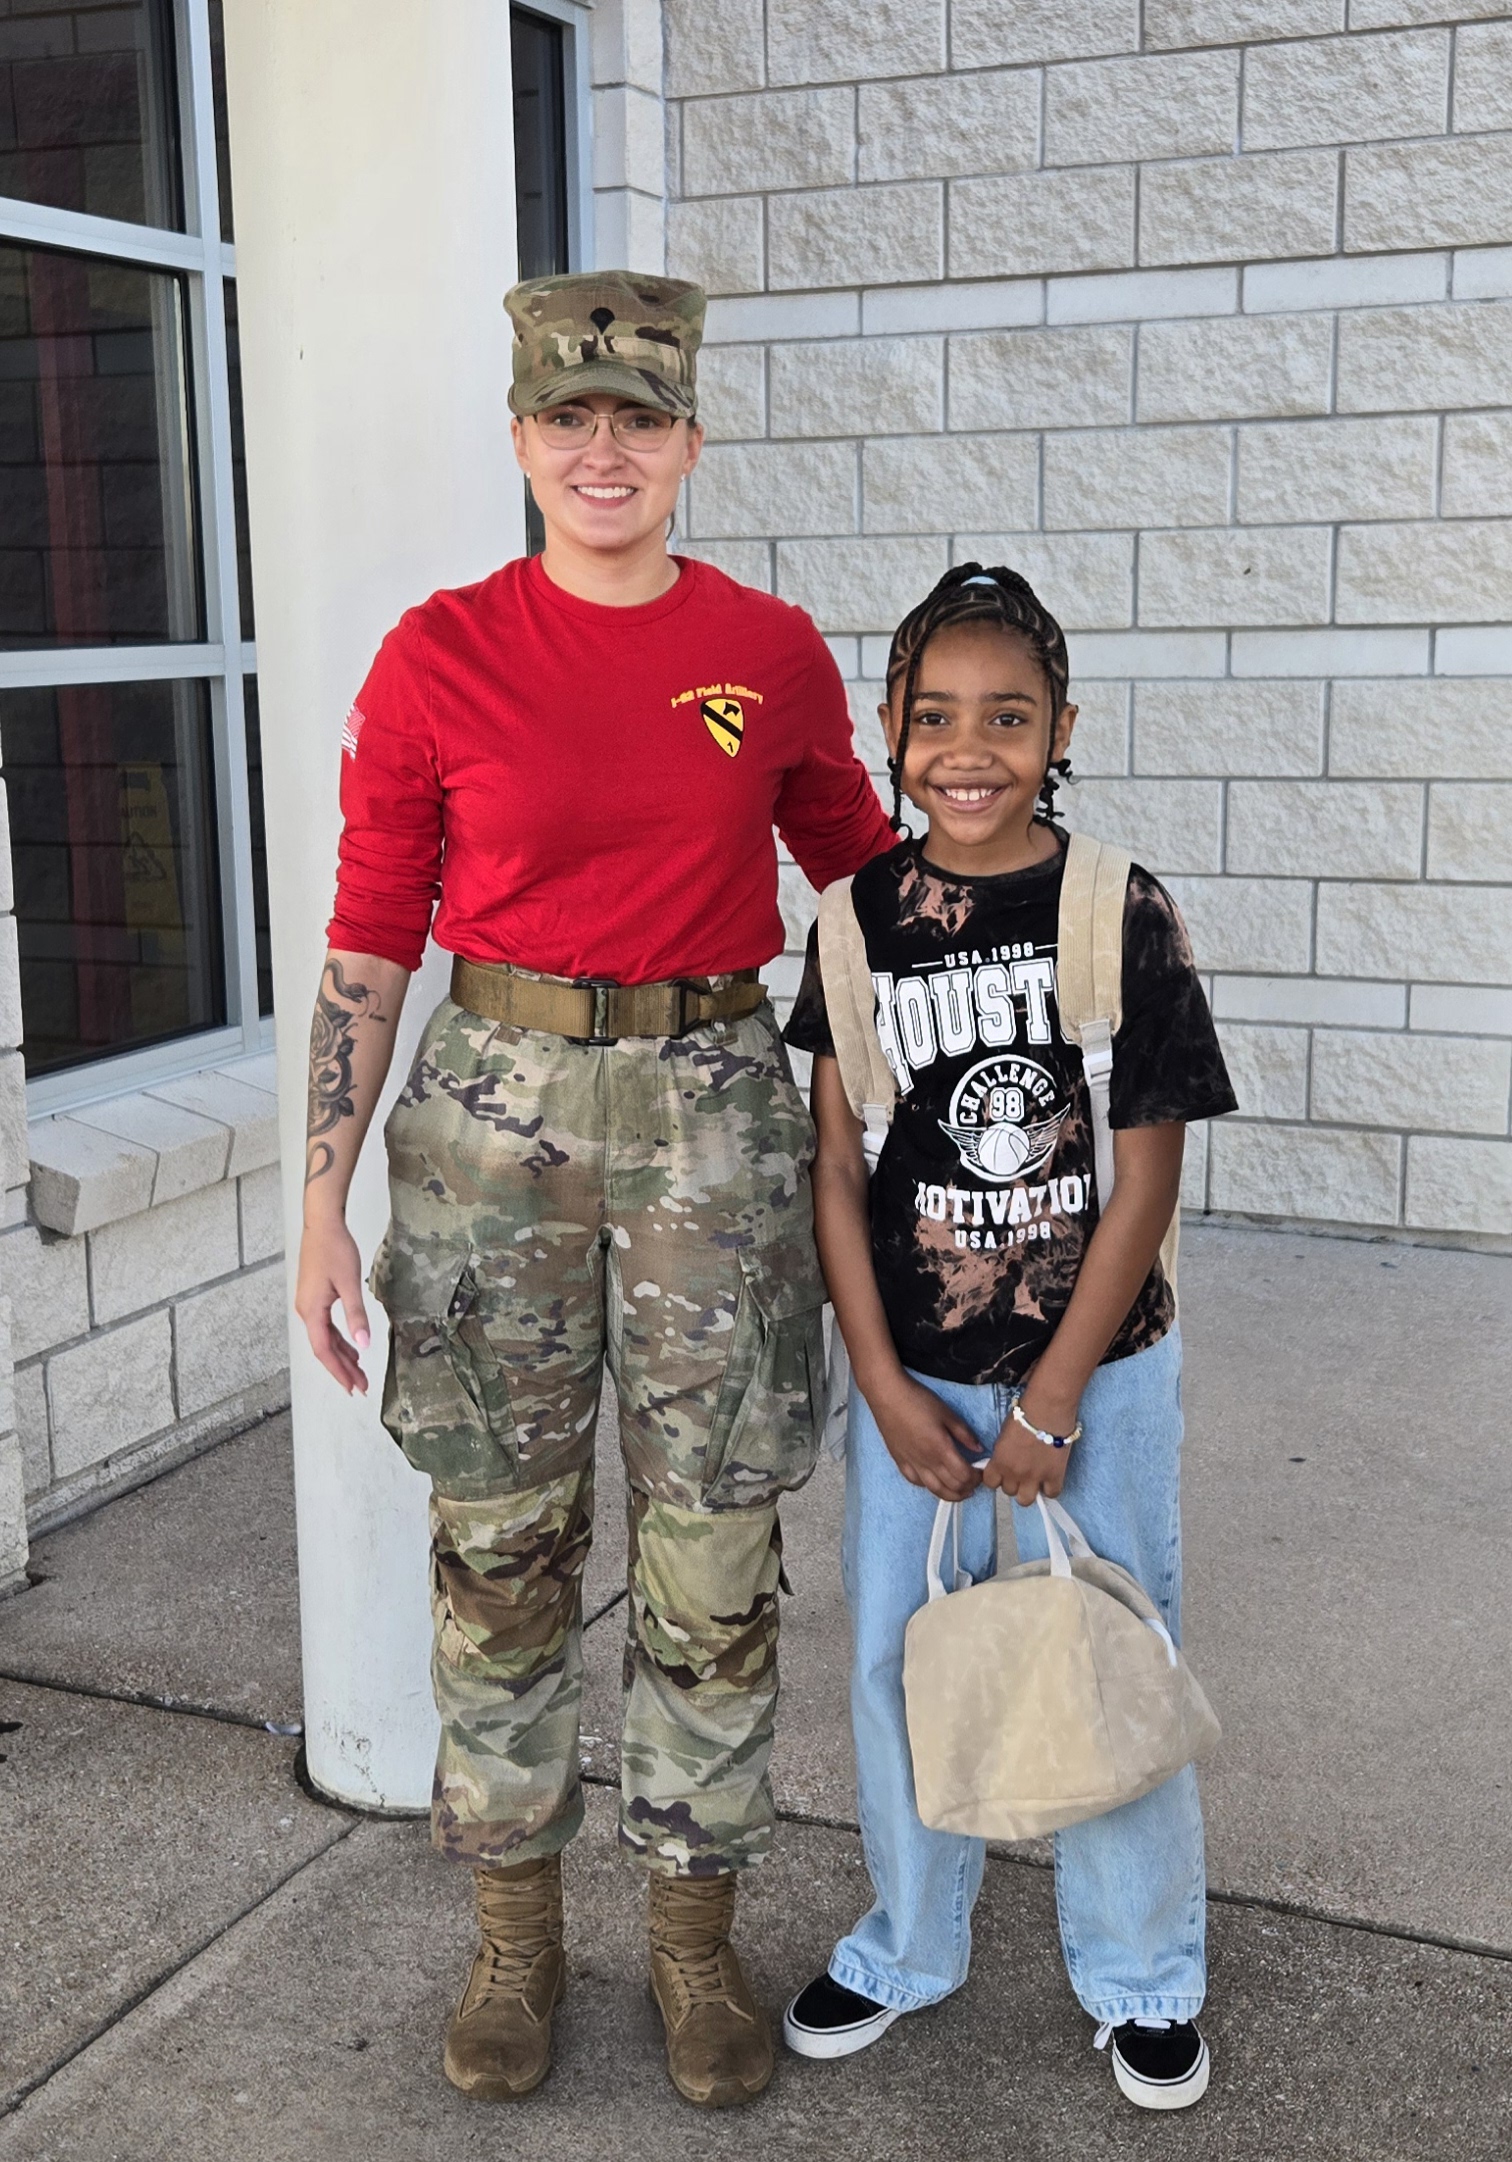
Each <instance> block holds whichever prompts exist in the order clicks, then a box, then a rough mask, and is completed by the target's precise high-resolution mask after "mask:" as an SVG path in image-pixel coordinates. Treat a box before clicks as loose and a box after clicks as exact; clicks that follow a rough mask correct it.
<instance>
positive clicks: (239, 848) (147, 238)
mask: <svg viewBox="0 0 1512 2162" xmlns="http://www.w3.org/2000/svg"><path fill="white" fill-rule="evenodd" d="M556 4H557V0H532V5H533V6H536V7H538V8H539V10H540V12H541V13H543V14H544V13H551V14H552V15H553V16H554V17H555V13H556ZM568 4H570V0H568ZM172 14H173V33H174V51H175V58H176V63H177V77H178V81H177V89H178V98H179V114H178V119H179V143H180V154H181V158H182V166H183V170H182V186H183V196H184V228H185V229H184V231H183V232H176V231H172V230H169V229H167V228H165V227H161V226H147V225H133V224H129V223H126V222H124V221H123V220H120V219H116V218H99V217H93V216H91V215H89V214H87V213H86V212H83V211H70V210H59V209H57V208H55V207H53V206H52V205H49V204H45V203H31V202H24V201H21V200H18V199H17V198H16V197H13V196H0V241H5V242H13V243H17V244H19V245H22V246H33V247H46V248H62V249H66V250H67V251H68V252H69V253H71V254H78V255H90V256H102V257H105V258H107V259H110V260H112V261H116V262H122V263H129V264H131V265H133V266H135V267H137V268H140V269H145V270H168V271H176V272H178V273H179V274H180V275H181V276H182V277H183V279H184V283H185V287H186V295H187V307H186V317H187V331H188V346H189V352H188V380H189V388H190V396H191V404H192V416H193V417H192V426H193V437H192V443H191V448H192V452H193V457H194V466H195V475H196V488H197V494H198V501H199V510H200V545H201V549H202V553H203V560H204V605H205V638H204V641H203V642H202V643H199V644H192V645H187V644H186V645H153V646H128V645H112V646H65V647H57V646H51V647H45V648H38V647H29V648H13V649H10V650H7V651H4V652H0V687H3V688H6V689H12V688H15V689H19V688H39V687H44V686H51V685H56V684H82V683H143V682H164V681H177V680H180V679H190V680H199V681H202V682H205V683H207V684H208V686H209V691H210V719H211V747H212V758H213V769H214V795H215V808H216V826H217V845H218V850H219V863H220V896H221V924H222V942H223V954H224V967H225V981H226V1006H227V1014H228V1019H227V1023H226V1025H225V1026H224V1027H221V1028H215V1029H202V1030H196V1031H194V1032H193V1033H192V1034H189V1035H185V1036H181V1037H176V1038H174V1039H173V1040H172V1041H171V1042H169V1043H162V1044H154V1045H151V1046H150V1047H149V1048H147V1049H145V1050H139V1051H130V1050H128V1051H121V1052H116V1053H113V1054H111V1055H110V1056H108V1057H105V1058H102V1059H96V1060H92V1061H90V1062H89V1063H88V1064H83V1065H79V1066H73V1067H69V1068H68V1069H67V1070H66V1071H64V1072H62V1073H55V1074H46V1075H43V1076H42V1077H40V1078H39V1079H37V1080H34V1081H28V1083H27V1088H26V1100H27V1112H28V1115H29V1116H30V1117H33V1118H35V1117H40V1116H46V1115H48V1114H51V1113H56V1112H59V1111H67V1110H76V1109H80V1108H82V1107H83V1106H84V1105H86V1104H92V1103H100V1102H103V1101H106V1100H108V1099H109V1098H111V1097H114V1096H121V1095H125V1094H128V1093H130V1092H131V1091H132V1090H134V1089H139V1088H142V1087H144V1086H148V1085H150V1084H151V1083H152V1082H154V1081H162V1080H165V1079H167V1078H168V1077H170V1076H172V1075H178V1074H186V1073H196V1072H198V1071H199V1070H200V1069H201V1068H203V1067H205V1066H210V1065H223V1064H225V1063H226V1062H227V1061H228V1060H231V1059H237V1058H246V1057H251V1056H253V1055H255V1054H256V1053H258V1052H261V1051H265V1050H268V1049H270V1048H271V1047H272V1044H273V1039H274V1030H273V1017H272V1016H271V1015H267V1016H264V1015H262V1014H260V1013H259V1011H258V994H257V946H256V925H255V918H254V907H253V884H252V820H251V804H250V789H249V782H248V776H247V725H246V681H247V678H248V677H249V676H253V675H255V674H256V672H257V649H256V646H255V645H254V644H252V643H251V642H248V641H243V639H242V635H241V595H240V591H239V588H238V581H237V548H236V495H235V487H234V478H233V471H232V437H231V395H230V381H229V372H228V366H227V350H226V280H227V279H228V278H234V277H235V275H236V250H235V247H234V246H233V244H232V243H231V242H229V241H226V240H223V239H222V237H221V224H220V185H219V175H218V172H217V166H216V142H215V94H214V83H213V78H212V73H211V41H210V0H173V10H172ZM573 14H574V16H577V14H578V11H577V9H576V8H574V9H573ZM585 44H586V39H585V38H583V37H581V36H580V37H577V38H575V39H574V46H575V47H577V46H583V45H585Z"/></svg>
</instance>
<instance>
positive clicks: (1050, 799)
mask: <svg viewBox="0 0 1512 2162" xmlns="http://www.w3.org/2000/svg"><path fill="white" fill-rule="evenodd" d="M958 623H994V624H997V625H998V626H999V627H1000V628H1001V629H1003V630H1005V631H1011V632H1012V633H1013V634H1014V635H1015V636H1016V637H1019V638H1022V639H1023V640H1024V642H1025V644H1026V645H1027V646H1028V648H1029V650H1030V652H1031V653H1032V654H1033V655H1034V658H1035V660H1036V661H1037V662H1038V664H1039V666H1040V669H1041V671H1042V672H1043V674H1044V677H1045V681H1046V682H1047V683H1048V684H1049V686H1050V724H1051V727H1052V729H1053V728H1054V725H1055V723H1056V722H1057V721H1058V720H1059V719H1060V717H1061V713H1062V711H1063V709H1064V707H1065V704H1066V688H1067V685H1068V683H1069V682H1070V677H1071V664H1070V661H1069V660H1068V658H1067V655H1066V637H1065V633H1064V631H1062V629H1061V627H1060V625H1059V624H1058V623H1057V622H1056V620H1055V618H1054V616H1053V615H1051V613H1050V611H1049V609H1048V608H1046V607H1045V605H1044V603H1043V602H1042V601H1041V600H1040V598H1039V596H1038V594H1037V593H1036V592H1035V590H1034V588H1033V587H1032V586H1031V585H1030V583H1029V581H1028V579H1027V578H1023V577H1021V576H1020V575H1019V573H1018V572H1017V571H1014V570H1009V569H1008V568H1007V566H1006V565H1005V564H995V565H994V566H993V567H992V568H991V569H990V570H983V568H982V566H981V564H980V563H958V564H957V565H956V567H955V568H954V570H948V571H947V572H946V573H945V575H944V577H943V578H942V579H941V580H940V582H939V584H938V585H937V586H936V587H935V589H934V591H933V592H932V593H927V594H926V595H925V596H924V599H923V600H922V601H920V603H919V605H918V606H917V608H913V609H910V611H909V613H908V614H907V615H906V616H905V617H904V618H903V621H902V622H901V623H900V624H899V625H898V628H897V629H896V630H895V631H894V632H893V639H892V646H891V648H890V650H889V652H888V656H887V695H888V697H889V698H891V696H892V692H893V685H894V684H895V683H896V682H897V680H898V678H899V677H900V676H901V677H902V678H903V703H902V718H901V725H900V727H899V729H898V748H897V750H896V751H895V752H894V753H893V755H892V757H891V758H889V759H888V761H887V771H888V774H889V777H890V778H891V780H892V784H893V809H892V823H893V830H894V831H895V832H901V830H902V827H903V761H904V759H905V758H906V756H907V755H908V736H909V730H910V728H911V727H912V725H913V702H914V692H915V690H916V688H917V686H918V681H919V664H920V662H921V661H922V659H923V657H924V648H925V647H926V646H927V645H928V643H929V641H930V639H931V638H933V637H934V635H935V633H936V632H937V631H943V630H947V629H950V628H951V627H953V626H954V625H955V624H958ZM1071 778H1072V774H1071V761H1070V759H1069V758H1056V759H1052V760H1051V761H1050V763H1049V764H1048V765H1047V766H1046V768H1045V778H1044V780H1043V781H1042V782H1041V783H1040V792H1039V800H1038V803H1037V804H1036V809H1037V810H1038V811H1039V812H1040V813H1041V814H1042V815H1043V816H1044V817H1045V818H1054V817H1055V815H1056V813H1055V792H1056V789H1057V788H1058V787H1059V785H1060V782H1061V780H1062V779H1065V780H1070V779H1071Z"/></svg>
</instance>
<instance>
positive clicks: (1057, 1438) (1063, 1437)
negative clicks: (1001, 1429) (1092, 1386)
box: [1012, 1397, 1082, 1449]
mask: <svg viewBox="0 0 1512 2162" xmlns="http://www.w3.org/2000/svg"><path fill="white" fill-rule="evenodd" d="M1012 1416H1013V1418H1014V1419H1015V1420H1016V1421H1017V1423H1018V1424H1019V1425H1020V1426H1021V1427H1022V1428H1023V1429H1024V1431H1025V1433H1026V1434H1032V1435H1033V1436H1034V1438H1035V1440H1036V1441H1042V1442H1043V1443H1044V1444H1045V1447H1046V1448H1047V1449H1069V1448H1070V1446H1071V1444H1072V1442H1073V1441H1080V1440H1081V1437H1082V1423H1081V1420H1080V1419H1078V1420H1077V1422H1076V1424H1075V1426H1073V1427H1072V1429H1071V1431H1070V1433H1069V1434H1050V1433H1047V1432H1046V1431H1045V1429H1044V1427H1042V1426H1036V1425H1035V1423H1034V1421H1033V1420H1032V1419H1026V1418H1025V1417H1024V1412H1023V1406H1022V1405H1021V1404H1020V1403H1019V1400H1018V1398H1017V1397H1015V1398H1014V1399H1013V1407H1012Z"/></svg>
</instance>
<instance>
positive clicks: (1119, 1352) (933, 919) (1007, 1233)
mask: <svg viewBox="0 0 1512 2162" xmlns="http://www.w3.org/2000/svg"><path fill="white" fill-rule="evenodd" d="M1064 864H1065V857H1064V853H1061V854H1058V855H1056V856H1055V857H1054V858H1052V859H1051V860H1050V861H1048V862H1046V863H1040V864H1033V865H1031V866H1030V867H1029V868H1028V869H1026V870H1022V871H1010V872H1006V873H1004V874H1002V875H1001V876H998V877H994V878H964V877H960V876H958V875H956V874H955V873H949V872H944V871H940V870H937V869H936V868H935V867H934V866H933V865H932V864H930V863H929V862H928V860H927V859H926V857H925V856H924V854H923V850H922V846H921V844H920V843H918V842H916V841H911V842H905V843H904V844H903V846H902V847H900V848H895V849H893V850H891V851H890V852H889V853H888V854H887V855H885V856H878V857H876V858H875V859H874V860H873V861H872V862H871V863H869V864H868V865H867V866H866V868H865V869H864V870H862V871H860V872H858V873H857V875H856V880H855V884H854V886H853V887H852V892H853V894H854V896H855V903H856V914H857V917H858V919H859V921H860V924H861V927H862V931H863V932H864V934H865V938H866V951H867V958H868V960H869V962H870V964H871V969H872V977H873V981H874V983H875V985H876V989H877V1027H878V1033H879V1035H880V1037H881V1040H882V1045H883V1049H884V1050H885V1051H886V1053H887V1056H888V1059H889V1062H890V1063H891V1065H892V1067H893V1070H894V1072H895V1073H896V1075H897V1077H898V1081H899V1097H898V1107H897V1111H896V1113H895V1115H894V1118H893V1124H892V1129H891V1131H890V1133H889V1134H888V1137H887V1142H886V1146H885V1147H884V1149H883V1151H882V1158H881V1162H880V1163H879V1164H878V1166H877V1171H876V1174H875V1176H874V1178H873V1180H872V1189H871V1216H872V1257H873V1263H874V1266H875V1268H876V1273H877V1284H878V1288H879V1290H880V1291H881V1294H882V1303H883V1306H884V1308H885V1309H886V1313H887V1318H888V1323H889V1326H890V1327H891V1329H892V1334H893V1341H894V1342H895V1344H896V1345H897V1347H898V1353H899V1356H900V1357H901V1358H902V1360H903V1363H904V1365H905V1366H908V1367H911V1368H913V1370H914V1371H915V1372H917V1373H922V1374H932V1375H935V1376H937V1377H938V1378H940V1379H941V1380H945V1381H964V1382H1012V1381H1017V1380H1020V1379H1021V1378H1022V1377H1023V1376H1024V1374H1026V1373H1027V1372H1028V1370H1029V1368H1030V1367H1031V1366H1032V1365H1033V1364H1034V1361H1035V1360H1036V1359H1037V1358H1038V1357H1039V1355H1040V1353H1041V1352H1042V1351H1043V1349H1044V1347H1045V1345H1046V1343H1047V1342H1048V1340H1049V1338H1050V1336H1051V1334H1052V1332H1053V1331H1054V1328H1055V1325H1056V1323H1057V1322H1058V1321H1059V1319H1060V1317H1061V1315H1062V1313H1064V1311H1065V1308H1066V1304H1067V1301H1068V1300H1069V1298H1070V1296H1071V1288H1072V1286H1073V1284H1074V1283H1075V1281H1076V1274H1077V1271H1078V1269H1079V1268H1080V1267H1081V1260H1082V1255H1083V1253H1084V1252H1085V1250H1086V1245H1087V1241H1088V1239H1089V1238H1090V1237H1091V1234H1092V1230H1093V1227H1094V1225H1095V1224H1096V1222H1097V1187H1096V1177H1095V1172H1094V1163H1093V1147H1092V1121H1091V1107H1090V1103H1089V1100H1088V1095H1087V1085H1086V1081H1085V1079H1084V1077H1083V1074H1082V1060H1081V1052H1080V1051H1079V1050H1078V1049H1077V1048H1076V1046H1075V1045H1074V1044H1069V1043H1067V1042H1066V1041H1065V1040H1064V1038H1063V1037H1062V1035H1061V1031H1060V1014H1059V1009H1058V1007H1057V1004H1056V973H1055V967H1056V933H1057V916H1058V911H1059V904H1060V884H1061V874H1062V871H1063V869H1064ZM785 1035H786V1038H787V1041H788V1042H789V1043H790V1044H792V1045H794V1046H795V1047H796V1048H798V1049H800V1050H805V1051H813V1052H818V1053H829V1054H830V1055H831V1056H833V1051H834V1046H833V1043H832V1041H831V1039H830V1033H829V1021H828V1016H827V1013H826V1009H825V1003H824V986H823V982H822V979H821V976H820V971H819V961H818V947H817V939H816V937H814V936H812V935H811V936H810V939H809V950H808V962H807V966H806V967H805V970H804V976H803V983H802V986H801V988H800V990H799V993H798V998H797V1002H796V1004H795V1006H794V1008H793V1013H792V1018H791V1019H790V1021H789V1023H788V1026H787V1029H786V1031H785ZM1110 1107H1111V1120H1112V1124H1113V1125H1114V1126H1115V1127H1120V1126H1124V1127H1127V1126H1163V1125H1166V1124H1168V1123H1170V1122H1172V1121H1175V1120H1183V1121H1190V1120H1193V1119H1209V1118H1216V1117H1218V1116H1220V1115H1221V1114H1222V1113H1223V1112H1225V1111H1233V1110H1235V1109H1237V1104H1236V1102H1235V1098H1234V1092H1233V1089H1232V1088H1231V1087H1230V1085H1229V1077H1228V1073H1227V1071H1226V1069H1225V1067H1224V1063H1223V1054H1222V1052H1221V1051H1220V1050H1219V1047H1218V1038H1217V1034H1216V1032H1215V1030H1214V1028H1213V1021H1212V1016H1211V1014H1210V1013H1209V1011H1208V1003H1207V1000H1206V998H1205V997H1204V995H1203V990H1202V985H1201V982H1200V981H1199V979H1198V976H1197V971H1196V968H1195V966H1194V964H1193V961H1192V952H1191V948H1190V946H1189V945H1188V943H1187V935H1186V930H1185V927H1184V925H1183V924H1182V921H1181V917H1180V915H1179V913H1178V912H1177V908H1176V904H1175V902H1174V901H1173V900H1172V899H1171V897H1170V895H1169V894H1168V893H1167V892H1166V891H1165V888H1164V887H1163V886H1161V885H1160V884H1159V882H1158V881H1157V880H1156V879H1154V878H1152V877H1151V876H1150V874H1149V872H1148V871H1143V870H1141V869H1140V868H1139V867H1138V866H1137V865H1136V866H1135V868H1134V869H1133V870H1132V871H1131V873H1130V875H1129V890H1128V897H1127V900H1126V902H1125V906H1124V963H1123V1022H1122V1025H1121V1027H1120V1028H1119V1031H1118V1033H1117V1035H1116V1036H1115V1037H1114V1039H1113V1076H1112V1086H1111V1090H1110ZM1174 1313H1175V1300H1174V1297H1173V1295H1172V1292H1171V1289H1170V1286H1169V1285H1168V1284H1167V1282H1166V1280H1165V1276H1164V1274H1163V1272H1162V1270H1161V1267H1160V1264H1159V1262H1158V1261H1157V1262H1156V1264H1155V1266H1154V1267H1153V1268H1152V1269H1151V1271H1150V1274H1149V1276H1148V1277H1147V1278H1146V1280H1145V1283H1144V1286H1143V1288H1142V1289H1141V1291H1140V1293H1139V1296H1138V1297H1137V1298H1136V1299H1135V1301H1134V1304H1133V1306H1132V1307H1131V1308H1130V1309H1129V1313H1128V1316H1127V1318H1126V1319H1125V1321H1124V1323H1123V1325H1122V1327H1121V1328H1120V1329H1119V1332H1118V1334H1117V1336H1116V1337H1115V1338H1114V1340H1113V1342H1112V1344H1111V1345H1110V1347H1109V1349H1108V1353H1107V1356H1108V1358H1109V1359H1123V1358H1127V1357H1128V1356H1129V1355H1130V1353H1131V1352H1135V1351H1142V1350H1144V1348H1145V1347H1146V1346H1147V1345H1149V1344H1153V1343H1156V1342H1157V1341H1158V1340H1159V1339H1160V1338H1161V1337H1162V1336H1164V1335H1165V1333H1166V1331H1167V1330H1168V1329H1169V1328H1170V1326H1171V1322H1172V1319H1173V1317H1174Z"/></svg>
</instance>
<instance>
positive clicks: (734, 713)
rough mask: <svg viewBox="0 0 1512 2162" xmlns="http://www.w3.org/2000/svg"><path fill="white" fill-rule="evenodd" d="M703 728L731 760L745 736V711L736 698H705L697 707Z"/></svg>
mask: <svg viewBox="0 0 1512 2162" xmlns="http://www.w3.org/2000/svg"><path fill="white" fill-rule="evenodd" d="M698 710H699V712H700V713H701V714H702V715H703V719H704V726H705V728H707V729H708V731H709V734H710V735H711V736H712V737H713V738H714V741H715V742H716V743H717V744H718V745H719V748H720V749H721V750H722V751H723V752H724V753H725V755H726V757H728V758H733V757H734V756H735V754H736V752H737V751H738V750H739V749H740V745H741V741H742V738H743V737H744V735H745V709H744V707H743V706H742V705H741V703H740V700H739V699H738V698H706V699H705V700H704V702H703V704H702V705H701V706H700V707H699V709H698Z"/></svg>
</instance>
